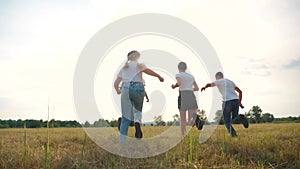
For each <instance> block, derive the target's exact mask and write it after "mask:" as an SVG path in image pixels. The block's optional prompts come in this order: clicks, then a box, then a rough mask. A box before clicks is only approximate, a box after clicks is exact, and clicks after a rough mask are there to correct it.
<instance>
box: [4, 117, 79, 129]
mask: <svg viewBox="0 0 300 169" xmlns="http://www.w3.org/2000/svg"><path fill="white" fill-rule="evenodd" d="M47 123H48V121H43V120H33V119H30V120H21V119H19V120H11V119H10V120H1V119H0V128H23V127H26V128H46V127H47ZM48 125H49V128H57V127H81V124H80V123H78V122H77V121H75V120H72V121H71V120H70V121H61V120H54V119H52V120H50V121H49V123H48Z"/></svg>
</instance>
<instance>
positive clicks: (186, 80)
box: [175, 72, 195, 91]
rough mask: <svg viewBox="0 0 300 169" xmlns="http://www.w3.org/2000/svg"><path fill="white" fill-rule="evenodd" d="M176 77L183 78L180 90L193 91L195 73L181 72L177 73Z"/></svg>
mask: <svg viewBox="0 0 300 169" xmlns="http://www.w3.org/2000/svg"><path fill="white" fill-rule="evenodd" d="M175 77H176V78H180V79H181V85H180V86H179V90H180V91H193V90H194V88H193V83H194V82H195V78H194V76H193V75H191V74H189V73H186V72H180V73H177V74H176V76H175Z"/></svg>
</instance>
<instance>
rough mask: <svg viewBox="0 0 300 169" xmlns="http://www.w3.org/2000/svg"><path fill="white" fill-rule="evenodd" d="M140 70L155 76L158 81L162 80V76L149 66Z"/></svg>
mask: <svg viewBox="0 0 300 169" xmlns="http://www.w3.org/2000/svg"><path fill="white" fill-rule="evenodd" d="M142 72H144V73H146V74H147V75H150V76H154V77H157V78H158V79H159V81H161V82H163V81H164V78H162V77H161V76H160V75H159V74H157V73H156V72H154V71H153V70H151V69H149V68H146V69H144V70H143V71H142Z"/></svg>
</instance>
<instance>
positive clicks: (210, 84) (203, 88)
mask: <svg viewBox="0 0 300 169" xmlns="http://www.w3.org/2000/svg"><path fill="white" fill-rule="evenodd" d="M214 86H216V84H214V83H207V84H206V85H205V86H204V87H202V88H201V92H202V91H204V90H205V89H206V88H208V87H214Z"/></svg>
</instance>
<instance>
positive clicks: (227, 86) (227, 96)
mask: <svg viewBox="0 0 300 169" xmlns="http://www.w3.org/2000/svg"><path fill="white" fill-rule="evenodd" d="M213 83H214V84H215V85H216V86H217V87H218V89H219V91H220V93H221V94H222V98H223V101H229V100H235V99H239V97H238V95H237V94H236V92H235V87H236V85H235V84H234V82H233V81H231V80H229V79H226V78H225V79H218V80H216V81H214V82H213Z"/></svg>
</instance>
